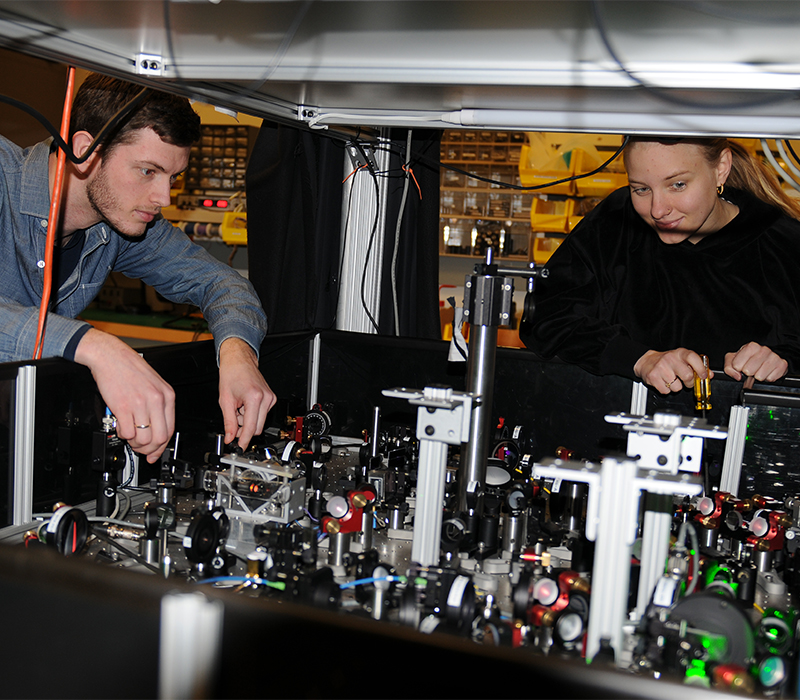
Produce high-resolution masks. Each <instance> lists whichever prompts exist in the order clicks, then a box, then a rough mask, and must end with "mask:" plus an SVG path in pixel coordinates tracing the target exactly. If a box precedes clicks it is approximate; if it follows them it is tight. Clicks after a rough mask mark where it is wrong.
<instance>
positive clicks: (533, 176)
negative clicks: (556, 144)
mask: <svg viewBox="0 0 800 700" xmlns="http://www.w3.org/2000/svg"><path fill="white" fill-rule="evenodd" d="M530 156H531V147H530V146H529V145H528V144H527V143H526V144H524V145H523V146H522V149H521V150H520V155H519V181H520V183H522V185H523V186H524V187H536V186H537V185H545V184H547V183H548V182H554V181H555V180H561V179H563V178H565V177H570V176H571V175H572V172H573V171H572V166H571V165H567V163H566V161H565V160H564V159H563V158H561V159H560V160H561V163H562V164H563V168H562V169H558V168H545V169H542V170H539V169H536V168H533V167H531V163H530ZM536 191H537V192H542V193H544V194H575V184H574V183H573V182H564V183H561V184H560V185H551V186H550V187H544V188H542V189H541V190H536Z"/></svg>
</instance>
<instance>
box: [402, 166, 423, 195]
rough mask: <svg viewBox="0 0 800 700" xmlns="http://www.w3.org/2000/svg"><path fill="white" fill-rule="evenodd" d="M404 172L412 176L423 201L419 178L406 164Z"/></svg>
mask: <svg viewBox="0 0 800 700" xmlns="http://www.w3.org/2000/svg"><path fill="white" fill-rule="evenodd" d="M403 171H404V172H407V173H408V174H409V175H411V177H412V179H413V180H414V184H415V185H416V186H417V192H419V198H420V199H422V188H421V187H420V186H419V183H418V182H417V176H416V175H414V171H413V170H412V169H411V168H409V167H408V166H407V165H405V164H404V165H403Z"/></svg>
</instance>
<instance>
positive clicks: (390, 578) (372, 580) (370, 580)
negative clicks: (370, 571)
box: [339, 576, 406, 588]
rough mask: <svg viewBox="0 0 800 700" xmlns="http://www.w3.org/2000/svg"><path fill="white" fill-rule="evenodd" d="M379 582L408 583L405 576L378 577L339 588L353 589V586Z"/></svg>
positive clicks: (359, 580)
mask: <svg viewBox="0 0 800 700" xmlns="http://www.w3.org/2000/svg"><path fill="white" fill-rule="evenodd" d="M377 581H406V577H405V576H378V577H371V578H360V579H358V580H356V581H348V582H347V583H340V584H339V588H352V587H353V586H361V585H362V584H365V583H375V582H377Z"/></svg>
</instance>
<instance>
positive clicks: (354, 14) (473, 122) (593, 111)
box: [0, 0, 800, 137]
mask: <svg viewBox="0 0 800 700" xmlns="http://www.w3.org/2000/svg"><path fill="white" fill-rule="evenodd" d="M798 30H800V3H796V2H770V1H767V0H761V1H760V2H758V3H752V2H745V1H744V0H742V1H736V2H730V1H728V2H672V1H670V2H667V1H663V0H651V1H650V2H647V1H642V0H637V1H636V2H633V1H632V0H631V1H626V0H609V1H607V2H589V1H586V0H559V1H557V2H546V1H525V0H474V1H469V0H466V1H461V0H424V1H417V2H409V1H406V0H361V1H358V0H356V1H351V2H340V1H339V0H317V1H316V2H307V1H304V0H296V1H284V2H277V1H258V0H251V1H249V2H236V1H234V0H222V1H221V2H208V1H203V2H199V1H197V2H164V1H162V0H137V1H128V0H85V1H80V0H60V1H58V0H33V1H31V0H25V1H24V2H14V1H11V2H9V1H3V0H0V44H2V45H5V46H7V47H9V48H13V49H15V50H19V51H23V52H26V53H30V54H33V55H38V56H41V57H45V58H51V59H55V60H60V61H64V62H72V63H75V64H76V65H79V66H81V67H85V68H90V69H96V70H102V71H104V72H108V73H112V74H116V75H120V76H126V77H130V78H132V79H134V80H138V81H141V82H145V83H157V84H160V85H162V86H165V87H168V88H169V89H172V90H175V91H178V92H182V93H184V94H189V95H195V96H198V97H201V98H202V99H204V100H205V101H210V102H213V103H217V104H220V105H223V106H228V107H232V108H236V109H239V110H242V111H247V112H250V113H253V114H256V115H258V116H275V117H277V118H280V119H283V120H289V121H293V120H299V121H302V122H304V123H306V124H308V125H309V126H313V127H314V128H324V127H325V126H329V125H334V124H353V125H376V126H383V125H421V126H434V127H443V126H452V125H464V126H474V127H502V128H509V129H511V128H518V129H542V130H575V131H585V130H589V131H611V132H620V131H629V132H630V131H649V132H656V133H720V134H729V135H741V136H747V135H770V136H789V137H791V136H795V135H797V133H798V132H799V131H800V119H798V117H799V116H800V114H799V113H798V100H797V96H798V89H799V88H800V41H798V40H797V37H798V36H800V32H799V31H798ZM142 54H144V55H146V56H148V57H150V59H149V60H150V61H151V64H152V65H154V66H156V68H155V69H152V68H148V69H147V70H145V72H144V74H141V73H142V69H141V68H139V66H138V64H139V63H140V61H139V60H138V59H139V58H140V57H141V55H142ZM148 65H150V64H148Z"/></svg>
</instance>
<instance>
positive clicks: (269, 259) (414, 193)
mask: <svg viewBox="0 0 800 700" xmlns="http://www.w3.org/2000/svg"><path fill="white" fill-rule="evenodd" d="M406 133H407V132H405V131H400V132H398V133H397V134H394V133H393V134H392V151H393V155H392V163H391V166H390V169H389V171H388V172H387V173H378V174H377V176H378V177H387V178H389V188H388V189H389V192H388V201H387V219H386V231H387V233H386V243H385V246H384V256H383V274H382V285H381V313H380V318H379V319H378V325H379V328H380V332H381V333H382V334H394V333H395V324H394V311H393V301H392V290H391V284H392V281H391V263H392V256H393V253H394V241H395V230H396V224H397V217H398V214H399V207H400V200H401V196H402V191H403V182H404V180H403V176H404V172H403V170H402V164H403V163H404V162H405V148H406ZM439 139H440V132H438V131H436V132H419V135H417V134H416V133H415V135H414V141H413V146H412V153H413V154H416V155H417V156H421V157H423V158H424V159H425V160H424V163H425V164H423V161H420V160H419V159H416V160H415V156H413V155H412V162H411V168H412V170H413V173H414V176H415V177H416V180H417V182H418V183H419V186H420V189H421V191H422V198H421V199H420V192H419V191H418V190H417V186H416V184H415V183H414V181H413V179H412V180H411V182H410V185H409V190H408V194H407V199H406V206H405V208H404V214H403V220H402V226H401V232H400V240H399V245H398V255H397V263H396V280H397V298H398V307H399V318H400V323H399V328H400V335H404V336H415V337H429V338H438V337H439V332H440V331H439V310H438V303H439V297H438V275H439V268H438V255H439V251H438V230H439V172H438V159H439ZM345 157H346V156H345V151H344V142H343V141H337V140H335V139H333V138H329V137H327V136H322V135H320V134H317V133H313V132H310V131H307V130H304V129H297V128H294V127H290V126H284V125H280V124H275V123H272V122H266V121H265V122H264V123H263V125H262V126H261V129H260V131H259V134H258V137H257V139H256V143H255V145H254V148H253V152H252V154H251V156H250V162H249V164H248V169H247V220H248V222H247V229H248V231H247V243H248V258H249V268H250V280H251V282H252V283H253V285H254V286H255V288H256V292H257V293H258V295H259V297H260V299H261V303H262V305H263V306H264V310H265V311H266V313H267V317H268V319H269V332H270V333H283V332H288V331H296V330H304V329H310V328H311V329H324V328H333V327H335V324H336V307H337V303H338V292H339V273H340V261H339V251H340V245H341V240H340V239H341V228H342V227H341V219H342V192H343V184H342V180H343V173H344V167H345V166H344V158H345ZM365 175H366V174H365V173H362V174H359V176H365Z"/></svg>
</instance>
